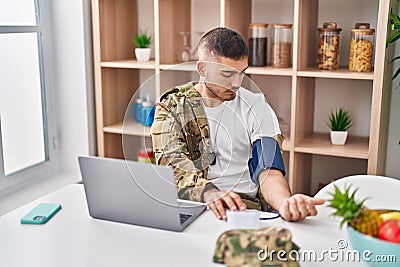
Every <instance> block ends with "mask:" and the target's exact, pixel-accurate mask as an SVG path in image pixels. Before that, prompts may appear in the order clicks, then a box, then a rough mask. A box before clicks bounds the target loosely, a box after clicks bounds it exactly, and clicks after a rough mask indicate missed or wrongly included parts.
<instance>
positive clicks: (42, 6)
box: [0, 0, 58, 194]
mask: <svg viewBox="0 0 400 267" xmlns="http://www.w3.org/2000/svg"><path fill="white" fill-rule="evenodd" d="M49 2H50V1H46V0H36V1H35V7H36V20H37V25H35V26H1V25H0V34H7V33H37V38H38V49H39V51H38V52H39V53H38V55H39V67H40V83H41V94H42V114H43V127H44V138H45V140H44V143H45V161H43V162H40V163H38V164H35V165H31V166H29V167H27V168H24V169H22V170H20V171H17V172H15V173H11V174H9V175H7V176H5V173H4V161H3V146H2V138H1V129H0V194H1V193H2V192H4V191H8V190H10V189H12V188H13V187H16V186H18V185H20V184H23V183H30V182H33V181H35V180H38V179H40V178H43V177H48V176H50V175H51V174H54V173H56V171H57V169H58V160H57V159H58V156H57V135H56V127H55V109H54V106H53V105H52V103H54V102H55V96H54V86H53V82H52V79H51V77H53V75H52V74H53V71H52V70H53V69H54V63H53V55H54V54H53V51H52V49H51V47H52V45H51V44H52V39H51V35H50V34H51V28H50V26H51V23H50V22H51V16H50V6H49ZM0 120H1V114H0ZM0 127H1V124H0ZM46 128H47V129H46Z"/></svg>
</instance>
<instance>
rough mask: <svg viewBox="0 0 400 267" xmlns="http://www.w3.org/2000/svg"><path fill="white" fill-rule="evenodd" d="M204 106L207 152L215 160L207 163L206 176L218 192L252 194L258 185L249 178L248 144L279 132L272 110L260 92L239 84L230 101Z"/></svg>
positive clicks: (249, 148) (249, 153) (249, 149)
mask: <svg viewBox="0 0 400 267" xmlns="http://www.w3.org/2000/svg"><path fill="white" fill-rule="evenodd" d="M204 109H205V112H206V115H207V120H208V125H209V131H210V143H211V151H213V152H215V153H216V163H215V165H211V166H210V168H209V172H208V177H207V179H209V180H211V181H212V183H213V184H215V185H216V186H217V187H218V188H219V189H220V190H222V191H228V190H233V191H234V192H237V193H243V194H246V195H248V196H251V197H254V196H255V195H256V193H257V189H258V186H257V185H256V184H254V183H253V182H252V181H251V178H250V171H249V167H248V160H249V159H250V158H251V151H252V143H253V142H254V141H256V140H257V139H259V138H260V137H261V136H274V135H277V134H280V133H281V132H280V129H279V123H278V119H277V117H276V114H275V112H274V111H273V110H272V108H271V107H270V105H268V104H267V103H266V101H265V99H264V95H263V94H261V93H260V94H255V93H252V92H250V91H249V90H247V89H245V88H242V87H241V88H240V89H239V90H238V91H237V92H236V97H235V99H234V100H232V101H225V102H223V103H222V104H220V105H219V106H217V107H214V108H210V107H206V106H204Z"/></svg>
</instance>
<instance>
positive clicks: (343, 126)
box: [327, 108, 353, 131]
mask: <svg viewBox="0 0 400 267" xmlns="http://www.w3.org/2000/svg"><path fill="white" fill-rule="evenodd" d="M327 124H328V127H329V128H330V129H331V130H332V131H347V130H348V129H349V128H350V127H351V126H353V119H352V117H351V114H350V113H349V112H348V111H347V110H345V109H344V108H339V109H336V110H335V111H331V113H330V114H329V119H328V121H327Z"/></svg>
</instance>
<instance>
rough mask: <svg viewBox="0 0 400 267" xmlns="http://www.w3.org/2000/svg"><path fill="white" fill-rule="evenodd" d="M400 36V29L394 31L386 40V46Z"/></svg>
mask: <svg viewBox="0 0 400 267" xmlns="http://www.w3.org/2000/svg"><path fill="white" fill-rule="evenodd" d="M399 38H400V31H396V32H394V33H393V34H392V35H390V36H389V38H388V39H387V41H386V46H388V45H389V44H391V43H394V42H396V41H397V40H398V39H399Z"/></svg>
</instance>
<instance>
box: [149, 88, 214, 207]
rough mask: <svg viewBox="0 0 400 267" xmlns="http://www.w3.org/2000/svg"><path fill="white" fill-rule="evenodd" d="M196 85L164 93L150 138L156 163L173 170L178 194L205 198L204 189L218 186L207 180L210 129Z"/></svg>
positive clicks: (192, 198) (189, 197) (196, 199)
mask: <svg viewBox="0 0 400 267" xmlns="http://www.w3.org/2000/svg"><path fill="white" fill-rule="evenodd" d="M194 85H195V83H192V82H191V83H187V84H185V85H182V86H178V87H175V88H173V89H172V90H169V91H167V92H166V93H164V94H163V95H162V96H161V98H160V100H159V101H158V102H157V104H156V112H155V116H154V122H153V124H152V127H151V137H152V141H153V150H154V153H155V158H156V163H157V164H161V165H167V166H172V167H173V169H174V174H175V179H176V185H177V187H178V197H179V198H181V199H186V200H192V201H204V199H203V194H204V192H205V190H207V189H210V188H216V189H217V187H216V186H215V185H214V184H212V183H211V182H210V181H208V180H207V174H208V166H209V163H210V162H209V161H210V143H209V130H208V124H207V118H206V115H205V111H204V108H203V105H202V99H201V96H200V94H199V93H198V91H197V90H196V89H195V88H194Z"/></svg>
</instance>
